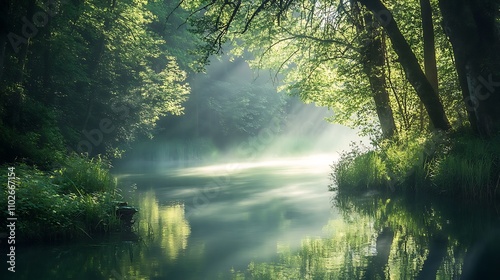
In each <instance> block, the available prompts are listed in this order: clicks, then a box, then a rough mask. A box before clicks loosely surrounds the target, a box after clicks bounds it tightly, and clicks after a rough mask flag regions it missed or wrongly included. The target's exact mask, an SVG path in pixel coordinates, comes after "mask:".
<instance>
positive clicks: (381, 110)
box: [363, 15, 396, 138]
mask: <svg viewBox="0 0 500 280" xmlns="http://www.w3.org/2000/svg"><path fill="white" fill-rule="evenodd" d="M365 23H366V27H365V28H366V31H367V32H368V38H367V44H366V45H365V46H366V47H365V50H364V61H363V70H364V72H365V73H366V75H367V76H368V80H369V82H370V88H371V91H372V94H373V99H374V101H375V109H376V112H377V116H378V119H379V122H380V127H381V129H382V134H383V136H384V138H391V137H392V136H393V135H394V134H395V132H396V124H395V122H394V115H393V112H392V108H391V103H390V99H389V92H388V91H387V86H386V77H385V72H384V65H385V52H384V46H383V43H382V38H381V37H382V34H381V32H380V29H379V28H377V27H375V26H374V22H373V16H372V15H365Z"/></svg>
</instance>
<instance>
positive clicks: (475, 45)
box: [439, 0, 500, 137]
mask: <svg viewBox="0 0 500 280" xmlns="http://www.w3.org/2000/svg"><path fill="white" fill-rule="evenodd" d="M499 5H500V4H498V1H493V0H489V1H488V0H484V1H465V0H440V1H439V6H440V9H441V13H442V15H443V21H444V26H445V31H446V34H447V35H448V37H449V39H450V41H451V44H452V45H453V52H454V55H455V59H456V67H457V72H458V75H459V79H460V86H461V88H462V92H463V97H464V102H465V106H466V108H467V109H468V110H469V114H470V115H472V118H470V119H472V121H471V125H472V126H473V128H477V131H478V132H479V134H480V135H482V136H486V137H488V136H491V135H493V134H494V133H497V132H499V131H500V110H499V109H498V108H499V106H500V54H499V53H498V49H499V48H500V35H499V31H498V28H497V24H496V20H497V18H498V16H499V14H500V12H499V11H498V9H499ZM474 126H476V127H474Z"/></svg>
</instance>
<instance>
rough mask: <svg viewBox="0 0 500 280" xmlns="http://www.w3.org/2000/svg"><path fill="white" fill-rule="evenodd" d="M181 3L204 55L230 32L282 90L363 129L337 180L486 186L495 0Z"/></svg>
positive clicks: (494, 124)
mask: <svg viewBox="0 0 500 280" xmlns="http://www.w3.org/2000/svg"><path fill="white" fill-rule="evenodd" d="M183 5H184V6H185V7H186V8H189V9H191V10H193V15H192V16H191V17H190V21H191V23H192V25H193V26H194V27H195V32H197V33H199V34H203V35H204V42H205V47H206V48H205V50H206V51H207V55H209V54H212V53H218V52H220V51H221V50H222V47H223V46H224V43H226V42H227V41H231V42H233V43H238V45H239V46H240V48H237V50H236V52H237V53H242V52H244V51H246V50H250V51H251V52H252V53H254V54H255V55H256V57H257V59H255V60H254V62H253V65H254V66H255V67H266V68H272V69H274V70H275V71H276V72H277V73H279V74H281V75H283V77H284V80H283V82H284V84H283V89H285V90H286V91H288V92H289V93H290V94H295V95H298V96H300V97H301V98H302V100H304V101H305V102H311V101H314V102H318V103H319V104H321V105H323V106H328V107H329V108H333V110H334V111H335V113H336V114H335V116H334V117H333V118H332V121H336V122H341V123H344V124H350V125H353V126H354V127H357V128H361V129H362V131H363V132H364V133H365V134H367V135H369V136H371V138H372V140H374V146H373V148H372V149H374V150H373V151H369V152H363V153H360V152H359V151H356V150H355V151H352V152H350V153H348V154H345V155H344V156H343V160H341V162H340V163H338V164H337V167H336V170H335V173H336V180H337V183H339V187H346V186H352V187H367V185H368V186H369V185H373V184H375V185H383V186H384V188H389V189H394V188H395V187H396V186H399V187H402V186H404V187H405V188H408V187H409V188H411V189H413V188H414V186H415V182H418V183H417V185H423V186H424V187H425V186H427V187H426V189H429V190H433V191H436V192H438V193H442V192H447V193H453V194H459V195H463V196H467V197H492V196H495V195H496V189H497V187H498V182H497V181H498V176H499V175H500V174H499V171H498V167H497V161H498V158H499V157H500V155H499V154H498V152H499V151H498V150H497V149H494V148H492V147H494V146H495V145H496V144H497V142H496V140H495V139H496V135H497V134H498V133H499V132H500V113H499V111H498V109H497V108H498V106H499V105H500V95H498V93H497V92H496V88H497V87H498V85H499V83H498V82H497V81H498V80H499V77H500V76H499V74H498V73H500V56H499V55H498V51H497V49H498V47H499V46H500V33H499V32H498V24H499V22H500V21H499V20H500V14H499V9H498V7H499V6H498V5H499V3H498V1H492V0H487V1H478V2H477V1H476V2H466V1H462V2H456V1H453V0H430V1H425V0H422V1H393V2H390V3H388V1H380V0H351V1H342V0H341V1H338V0H332V1H300V0H297V1H262V2H241V1H237V2H235V3H232V2H231V3H228V2H227V1H183ZM207 57H208V56H207ZM442 131H446V132H447V133H442ZM463 131H473V134H470V135H469V134H468V133H463ZM416 135H417V136H416ZM475 137H476V138H477V139H474V138H475ZM480 137H482V138H480ZM464 139H468V140H464ZM464 143H465V144H464ZM468 145H470V146H471V147H472V148H471V149H470V150H471V152H464V151H463V149H464V146H468ZM429 147H431V149H430V148H429ZM478 147H480V148H478ZM429 185H430V187H429Z"/></svg>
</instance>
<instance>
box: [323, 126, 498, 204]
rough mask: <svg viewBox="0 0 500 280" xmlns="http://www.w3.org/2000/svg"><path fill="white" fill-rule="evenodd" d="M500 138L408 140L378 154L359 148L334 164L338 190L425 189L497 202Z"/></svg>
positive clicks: (388, 145) (384, 146) (464, 135)
mask: <svg viewBox="0 0 500 280" xmlns="http://www.w3.org/2000/svg"><path fill="white" fill-rule="evenodd" d="M499 146H500V139H499V138H498V136H497V137H495V138H493V139H488V140H485V139H478V138H476V137H475V136H474V135H470V134H468V133H465V132H461V133H456V135H439V137H436V136H435V137H434V138H431V137H429V136H427V137H425V136H407V137H405V138H402V139H400V140H399V141H391V142H387V143H383V144H381V146H380V147H379V149H376V150H366V149H365V150H362V149H361V148H359V147H355V148H354V149H353V150H352V151H349V152H344V154H343V155H342V156H341V158H340V160H339V161H338V162H337V163H335V164H334V166H333V173H332V175H333V179H334V185H333V186H332V188H333V189H336V190H339V191H348V190H357V191H366V190H369V189H373V188H377V189H382V190H387V191H389V190H391V191H401V190H411V191H417V192H419V191H425V192H430V193H435V194H444V195H447V196H453V197H462V198H469V199H491V198H498V196H499V195H500V193H498V190H499V188H500V184H499V178H500V166H499V162H500V151H499V149H498V147H499Z"/></svg>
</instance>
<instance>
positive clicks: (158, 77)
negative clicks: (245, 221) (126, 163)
mask: <svg viewBox="0 0 500 280" xmlns="http://www.w3.org/2000/svg"><path fill="white" fill-rule="evenodd" d="M2 5H4V6H5V7H3V8H5V11H8V17H7V21H8V22H9V24H8V25H7V30H4V31H5V32H6V34H5V36H3V34H2V40H5V41H2V48H3V49H2V59H1V61H2V65H0V67H1V69H2V72H1V75H0V80H1V81H2V82H1V86H0V92H1V93H2V94H1V95H0V100H1V105H0V106H1V108H0V120H1V121H0V124H1V126H0V128H1V132H2V133H1V134H2V138H1V139H0V140H1V142H0V146H1V147H2V150H1V151H0V152H1V154H0V157H1V158H2V161H4V162H6V161H12V160H15V159H18V160H19V159H23V158H27V159H28V162H31V163H36V164H38V165H39V166H41V167H43V168H50V165H49V163H51V162H54V161H57V160H59V159H61V156H62V155H61V154H64V153H66V150H68V149H69V150H73V151H76V152H77V153H88V154H90V155H97V154H99V153H108V154H109V155H112V156H116V155H119V154H120V153H121V151H122V146H123V144H124V143H128V142H130V141H133V140H134V139H135V138H136V137H137V136H138V135H150V134H151V132H152V129H153V128H154V127H155V125H156V121H157V120H158V119H159V118H160V117H162V116H165V115H167V114H169V115H171V114H174V115H177V114H181V113H182V110H183V108H182V103H183V102H184V101H185V100H186V99H187V94H188V92H189V86H188V85H187V83H186V81H185V80H186V71H190V69H191V68H190V67H195V65H194V64H193V63H191V64H190V63H189V61H193V60H194V59H189V58H188V56H187V53H186V50H187V48H188V47H189V45H190V44H187V43H186V42H184V43H183V42H182V40H180V39H178V38H179V37H180V34H183V36H184V37H183V40H189V38H194V37H192V36H189V34H188V33H187V31H186V30H185V29H181V30H178V29H175V28H172V26H171V25H172V24H176V23H165V18H166V15H167V14H168V13H169V12H170V11H172V9H173V7H171V6H169V5H168V4H166V2H164V1H139V0H131V1H124V2H116V1H86V2H78V3H76V2H75V3H73V2H61V3H54V4H53V5H51V6H50V7H48V8H47V7H46V6H44V4H43V3H42V2H39V1H35V0H33V1H24V2H22V3H17V2H16V1H4V2H3V4H2ZM180 14H181V12H180V11H179V12H178V13H176V14H174V15H173V16H172V20H174V19H176V20H177V22H178V21H179V16H180ZM42 16H44V17H45V19H46V21H41V19H42ZM32 21H35V23H32ZM167 27H169V28H167ZM7 35H8V36H7ZM23 36H24V37H29V38H23ZM194 43H195V40H194V39H193V40H192V43H191V46H194ZM181 50H182V51H181ZM181 53H183V54H184V55H183V56H181V55H180V54H181ZM173 54H176V55H177V57H179V58H180V60H181V61H182V62H181V65H182V66H183V67H184V68H183V69H181V68H180V67H179V65H178V63H177V58H176V57H174V56H173ZM50 151H55V153H52V152H50Z"/></svg>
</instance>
